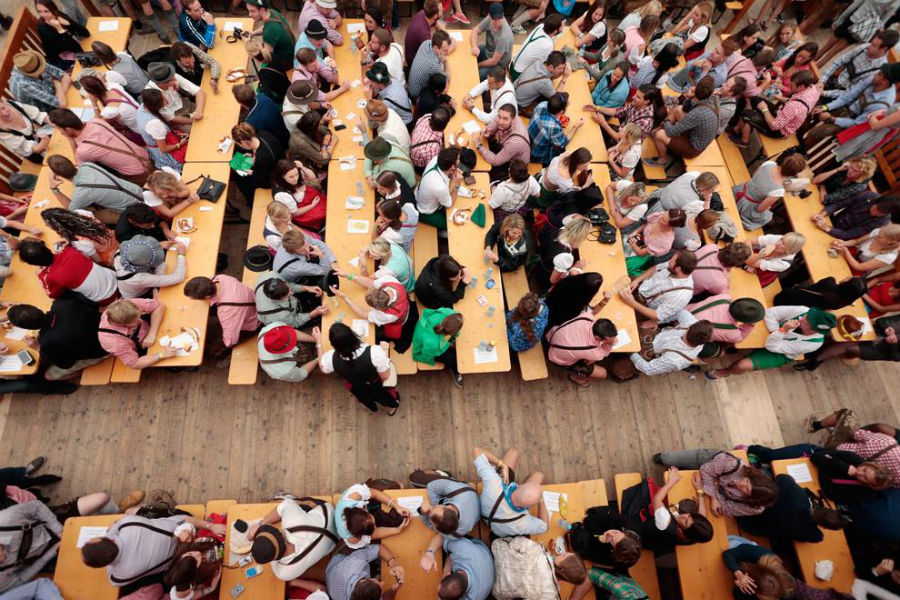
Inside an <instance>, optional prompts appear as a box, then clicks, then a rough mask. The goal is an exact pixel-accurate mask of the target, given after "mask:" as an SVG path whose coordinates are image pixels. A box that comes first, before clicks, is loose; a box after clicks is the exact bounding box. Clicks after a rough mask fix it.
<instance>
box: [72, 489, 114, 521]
mask: <svg viewBox="0 0 900 600" xmlns="http://www.w3.org/2000/svg"><path fill="white" fill-rule="evenodd" d="M109 500H110V498H109V494H107V493H106V492H95V493H93V494H87V495H86V496H82V497H81V498H79V499H78V513H79V514H80V515H82V516H85V517H86V516H88V515H92V514H94V513H96V512H97V511H99V510H100V509H101V508H103V507H104V506H106V505H107V504H109Z"/></svg>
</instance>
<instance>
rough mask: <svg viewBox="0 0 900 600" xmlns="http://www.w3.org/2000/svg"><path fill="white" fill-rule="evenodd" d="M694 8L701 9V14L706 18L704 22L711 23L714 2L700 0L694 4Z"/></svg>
mask: <svg viewBox="0 0 900 600" xmlns="http://www.w3.org/2000/svg"><path fill="white" fill-rule="evenodd" d="M694 8H696V9H697V10H699V11H700V14H701V15H703V16H704V17H705V18H706V20H705V21H704V24H706V23H709V19H710V16H712V13H713V4H712V2H698V3H697V4H695V5H694Z"/></svg>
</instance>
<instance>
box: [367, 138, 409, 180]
mask: <svg viewBox="0 0 900 600" xmlns="http://www.w3.org/2000/svg"><path fill="white" fill-rule="evenodd" d="M391 139H393V138H391ZM390 144H391V153H390V155H389V156H388V157H387V158H386V159H384V160H383V161H381V162H380V163H378V164H377V165H376V164H375V163H374V162H372V161H371V160H370V159H368V158H367V159H365V161H364V162H363V170H364V172H365V174H366V176H368V177H371V178H372V179H376V178H377V177H378V176H379V175H381V174H382V173H383V172H384V171H393V172H394V173H396V174H397V175H399V176H400V177H402V178H403V179H404V180H405V181H406V183H408V184H409V187H411V188H414V187H416V172H415V170H414V169H413V164H412V161H411V160H410V159H409V154H407V153H406V151H405V150H404V149H403V148H401V147H400V146H398V145H397V144H396V143H395V142H390Z"/></svg>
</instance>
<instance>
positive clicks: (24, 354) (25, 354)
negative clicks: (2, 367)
mask: <svg viewBox="0 0 900 600" xmlns="http://www.w3.org/2000/svg"><path fill="white" fill-rule="evenodd" d="M16 356H18V357H19V360H21V361H22V364H23V365H31V364H34V358H33V357H32V356H31V352H29V351H28V350H19V351H18V352H16Z"/></svg>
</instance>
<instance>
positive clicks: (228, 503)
mask: <svg viewBox="0 0 900 600" xmlns="http://www.w3.org/2000/svg"><path fill="white" fill-rule="evenodd" d="M235 504H237V500H209V501H207V503H206V510H205V511H203V516H204V517H209V516H210V515H212V514H217V515H227V514H228V509H229V508H231V507H232V506H234V505H235Z"/></svg>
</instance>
